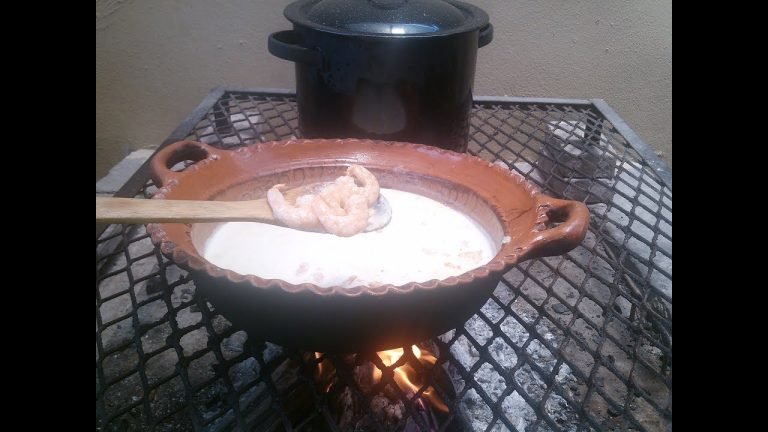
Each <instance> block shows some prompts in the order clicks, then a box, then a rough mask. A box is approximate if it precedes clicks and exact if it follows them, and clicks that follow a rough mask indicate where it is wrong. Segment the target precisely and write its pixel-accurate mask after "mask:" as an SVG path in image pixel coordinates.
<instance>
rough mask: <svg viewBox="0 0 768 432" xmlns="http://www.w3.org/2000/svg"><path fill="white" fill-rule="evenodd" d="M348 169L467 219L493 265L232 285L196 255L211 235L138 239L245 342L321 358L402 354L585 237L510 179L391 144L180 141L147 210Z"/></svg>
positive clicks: (179, 228)
mask: <svg viewBox="0 0 768 432" xmlns="http://www.w3.org/2000/svg"><path fill="white" fill-rule="evenodd" d="M188 159H191V160H199V162H197V163H196V164H194V165H191V166H190V167H188V168H187V169H186V170H184V171H182V172H176V171H171V170H170V169H169V167H171V166H173V165H174V164H176V163H178V162H179V161H183V160H188ZM350 164H358V165H363V166H365V167H366V168H368V169H369V170H370V171H371V172H373V173H374V175H376V177H377V178H378V179H379V182H380V184H381V187H383V188H391V189H400V190H404V191H408V192H413V193H417V194H420V195H423V196H426V197H429V198H432V199H436V200H438V201H440V202H443V203H445V204H447V205H449V206H451V207H453V208H455V209H457V210H459V211H462V212H463V213H465V214H467V215H470V216H471V217H472V218H474V219H475V220H476V221H477V222H478V223H479V224H480V225H481V226H482V227H484V228H485V230H486V231H487V232H488V233H489V234H490V236H491V238H492V239H493V240H494V243H495V244H496V246H497V247H498V253H497V254H496V255H495V257H494V258H493V259H492V260H491V261H490V262H489V263H487V264H486V265H483V266H480V267H477V268H474V269H472V270H470V271H467V272H466V273H463V274H461V275H459V276H455V277H448V278H446V279H442V280H430V281H427V282H422V283H414V282H411V283H407V284H405V285H400V286H394V285H383V286H377V287H367V286H357V287H352V288H342V287H328V288H323V287H320V286H317V285H313V284H309V283H305V284H300V285H295V284H291V283H288V282H286V281H283V280H276V279H263V278H261V277H259V276H258V275H243V274H238V273H235V272H233V271H231V270H226V269H222V268H220V267H217V266H216V265H214V264H212V263H210V262H208V261H207V260H205V259H204V258H203V256H202V254H201V252H200V251H199V250H198V248H197V247H196V245H202V244H204V242H205V239H206V237H207V236H209V235H210V234H211V231H212V228H211V225H210V224H179V223H164V224H150V225H147V230H148V232H149V233H150V234H151V236H152V241H153V242H154V243H155V244H156V245H159V247H160V249H161V251H162V253H163V254H164V255H165V256H167V257H168V258H169V259H171V260H172V261H173V262H175V263H176V264H177V265H179V266H180V267H182V268H184V269H186V270H188V271H189V272H190V273H191V276H192V278H193V279H194V281H195V285H196V286H197V288H198V289H199V290H200V292H201V293H202V294H203V295H205V297H206V298H207V299H208V300H209V301H210V302H211V304H213V305H214V306H215V307H216V309H217V311H218V312H220V313H221V314H222V315H223V316H224V317H226V318H227V319H229V320H230V321H231V322H232V323H233V324H234V325H236V326H238V327H240V328H242V329H244V330H246V331H247V332H248V333H249V336H250V337H256V338H263V339H265V340H268V341H271V342H275V343H277V344H280V345H283V346H290V347H295V348H300V349H305V350H311V351H320V352H361V351H367V350H384V349H391V348H396V347H402V346H406V345H410V344H413V343H416V342H420V341H422V340H425V339H428V338H430V337H434V336H436V335H439V334H441V333H443V332H445V331H448V330H450V329H452V328H455V327H457V326H460V325H462V324H463V323H464V321H466V320H467V319H468V318H469V317H471V316H472V315H473V314H474V313H475V312H477V310H479V309H480V307H482V305H483V304H484V303H485V302H486V301H487V299H488V298H489V296H490V295H491V293H492V292H493V290H494V289H495V288H496V286H497V284H498V283H499V280H500V278H501V277H502V275H503V274H504V273H506V272H507V271H509V270H510V269H511V268H512V267H513V266H514V265H515V264H517V263H519V262H522V261H525V260H529V259H532V258H537V257H543V256H552V255H559V254H563V253H565V252H567V251H569V250H571V249H572V248H574V247H576V246H577V245H578V244H579V243H581V241H582V240H583V238H584V236H585V234H586V231H587V226H588V219H589V214H588V211H587V208H586V206H585V205H584V204H583V203H580V202H576V201H563V200H558V199H554V198H551V197H548V196H544V195H542V194H540V193H539V192H538V190H537V189H536V188H535V187H534V186H533V185H531V184H530V183H527V182H526V181H525V180H524V179H523V178H522V177H521V176H519V175H518V174H516V173H514V172H510V171H509V170H506V169H504V168H502V167H500V166H497V165H494V164H491V163H489V162H487V161H485V160H482V159H479V158H476V157H473V156H470V155H467V154H461V153H455V152H452V151H448V150H443V149H439V148H435V147H429V146H424V145H418V144H409V143H400V142H383V141H371V140H359V139H336V140H327V139H312V140H291V141H280V142H271V143H263V144H255V145H251V146H247V147H241V148H239V149H237V150H220V149H216V148H213V147H210V146H208V145H205V144H202V143H199V142H194V141H181V142H177V143H174V144H171V145H169V146H168V147H166V148H164V149H162V150H161V151H159V152H158V153H157V155H156V156H155V158H154V159H153V161H152V170H153V178H154V180H155V182H156V183H157V184H158V185H162V188H161V189H160V190H159V191H158V193H157V194H156V195H155V196H154V197H153V199H194V200H222V201H227V200H229V201H231V200H245V199H255V198H262V197H264V196H265V195H266V191H267V189H269V188H270V187H272V186H273V185H274V184H277V183H285V184H287V185H288V186H289V187H297V186H301V185H303V184H306V183H312V182H317V181H329V180H332V179H334V178H336V177H338V176H340V175H343V173H344V170H345V169H346V167H347V166H349V165H350ZM395 211H397V209H393V212H395ZM553 222H559V224H558V225H557V226H554V225H553ZM446 235H450V233H446ZM403 247H408V245H407V244H404V245H403ZM372 256H375V254H372Z"/></svg>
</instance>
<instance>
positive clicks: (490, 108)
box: [96, 87, 672, 431]
mask: <svg viewBox="0 0 768 432" xmlns="http://www.w3.org/2000/svg"><path fill="white" fill-rule="evenodd" d="M297 123H298V119H297V113H296V107H295V96H294V94H293V93H292V92H290V91H286V90H273V89H252V90H249V89H234V88H223V87H221V88H217V89H214V90H213V91H212V92H211V93H210V94H209V95H208V96H207V97H206V98H205V99H204V100H203V101H202V102H201V104H200V106H198V108H197V109H195V110H194V111H193V112H192V113H191V114H190V115H189V117H188V118H187V119H186V120H185V121H184V122H182V124H180V125H179V127H178V128H177V129H176V130H175V131H174V132H173V133H172V134H171V136H169V137H168V139H167V140H165V141H164V143H163V145H167V144H169V143H171V142H175V141H178V140H181V139H195V140H199V141H203V142H206V143H208V144H211V145H214V146H218V147H221V148H234V147H237V146H241V145H246V144H252V143H258V142H266V141H272V140H279V139H287V138H290V137H298V136H300V135H299V132H298V129H297ZM468 151H469V152H470V153H472V154H474V155H477V156H479V157H481V158H484V159H486V160H488V161H491V162H494V163H497V164H500V165H502V166H504V167H507V168H509V169H513V170H516V171H518V172H519V173H520V174H522V175H524V176H525V177H526V178H527V179H528V180H529V181H530V182H532V183H534V184H536V185H538V186H539V187H540V188H541V189H542V190H543V192H544V193H546V194H548V195H551V196H556V197H565V198H569V199H578V200H582V201H585V202H587V203H588V205H589V207H590V212H591V215H592V219H591V222H590V230H589V233H588V235H587V238H586V239H585V241H584V242H583V243H582V245H581V246H579V247H577V248H576V249H574V250H573V251H571V252H569V253H568V254H565V255H563V256H559V257H551V258H543V259H537V260H532V261H527V262H525V263H522V264H520V265H518V266H517V267H515V268H514V269H512V270H511V271H510V272H508V273H507V274H505V275H504V277H503V279H502V281H501V282H500V283H499V285H498V287H497V288H496V290H495V292H494V294H493V295H492V297H491V298H490V299H489V300H488V302H487V303H486V304H485V305H484V306H483V308H482V309H481V310H480V311H479V312H478V313H477V314H476V315H475V316H474V317H472V318H471V319H470V320H468V321H467V322H466V323H465V325H464V326H463V327H460V328H457V329H455V330H452V331H450V332H448V333H446V334H444V335H441V336H440V337H437V338H434V339H433V340H430V341H425V342H424V343H422V344H420V345H419V346H420V347H421V348H423V349H426V350H427V351H429V352H431V353H432V354H434V355H435V357H436V358H437V362H436V366H434V367H430V366H428V365H425V364H424V363H422V362H419V361H418V360H416V358H415V357H414V356H413V355H412V354H410V349H409V348H407V349H406V350H405V351H406V355H404V356H403V357H402V358H401V359H400V360H399V361H398V362H397V363H395V364H394V365H392V366H391V367H387V366H385V365H384V364H383V363H382V361H381V359H379V358H378V357H377V356H376V355H375V354H371V353H361V354H358V355H354V356H321V357H319V358H318V357H317V356H315V355H310V353H302V352H298V351H295V350H290V349H284V348H282V347H279V346H276V345H273V344H271V343H269V342H265V341H260V340H252V339H251V338H248V337H247V335H246V334H245V332H243V331H241V330H240V329H238V328H235V327H233V326H232V325H231V324H230V323H229V322H228V321H227V320H226V319H225V318H224V317H222V316H221V315H219V314H218V313H217V312H216V311H215V309H214V308H213V307H212V306H211V305H210V303H208V302H207V301H206V299H205V298H204V297H202V296H201V295H197V294H196V291H195V286H194V283H193V282H192V281H191V279H190V278H189V276H188V275H187V273H186V272H185V271H183V270H181V269H179V268H178V267H176V266H175V265H174V264H173V263H172V262H170V261H168V260H167V259H166V258H165V257H163V256H162V255H161V254H160V252H159V251H158V250H156V249H155V248H154V247H153V246H152V244H151V241H150V239H149V237H148V235H147V234H146V232H145V230H144V227H143V226H138V225H112V226H108V227H106V226H97V230H96V428H97V430H233V429H235V430H305V431H316V430H395V429H396V430H486V431H501V430H512V431H515V430H517V431H522V430H526V431H528V430H531V431H550V430H552V431H561V430H567V431H582V430H584V431H587V430H646V431H656V430H671V423H672V190H671V188H672V178H671V177H672V176H671V170H670V169H669V168H668V167H667V166H666V165H665V164H664V163H663V162H662V161H660V160H659V159H658V158H656V156H655V155H654V154H653V152H652V151H651V150H650V149H649V148H648V147H647V146H646V145H645V144H644V143H643V142H642V141H640V139H639V138H638V137H637V135H636V134H635V133H634V132H633V131H632V130H631V129H630V128H629V127H628V126H627V125H626V124H625V123H624V122H623V121H622V120H621V119H620V118H619V117H618V115H616V113H615V112H614V111H613V110H612V109H611V108H610V107H609V106H608V105H607V104H606V103H605V102H604V101H601V100H559V99H529V98H494V97H477V98H475V104H474V108H473V111H472V116H471V132H470V144H469V150H468ZM155 190H156V188H155V186H154V185H153V184H152V182H151V181H150V180H149V176H148V165H147V164H146V163H145V164H144V165H143V166H142V167H141V168H140V169H139V170H138V171H137V172H136V173H135V174H134V175H133V176H132V177H131V179H130V180H129V181H128V182H127V183H126V184H125V186H123V188H121V190H120V191H119V192H118V193H117V194H116V196H124V197H132V196H143V197H149V196H151V194H152V193H153V192H154V191H155ZM321 362H322V364H323V365H324V367H326V368H329V367H332V368H333V369H335V374H333V378H332V379H333V385H332V386H331V389H330V390H329V391H327V390H328V387H327V386H326V384H327V383H322V382H320V381H319V380H318V379H317V373H318V365H319V364H320V363H321ZM404 363H408V364H410V365H412V367H413V368H414V369H415V370H416V371H418V372H419V375H420V376H421V377H422V378H423V380H422V381H423V385H422V386H420V388H419V389H418V390H417V391H415V392H414V391H408V390H406V391H403V390H402V389H401V388H400V387H398V386H397V385H396V384H395V383H394V382H393V381H392V373H391V371H392V370H393V369H394V368H395V367H398V366H400V365H402V364H404ZM373 368H379V369H381V370H384V371H385V372H384V374H383V379H382V382H381V383H380V384H378V385H374V386H373V388H371V383H366V382H361V381H360V378H359V375H356V374H358V373H359V372H360V371H361V370H372V369H373ZM430 387H431V389H430ZM427 391H432V392H435V393H437V394H438V395H439V396H440V397H441V399H442V400H444V401H445V402H446V404H447V405H448V407H449V412H448V413H447V414H445V413H441V412H437V411H436V410H434V409H430V408H425V406H424V405H425V404H424V398H423V396H424V395H423V393H424V392H427ZM381 394H385V395H386V398H387V399H386V401H387V402H386V403H388V404H390V405H391V406H392V407H394V408H396V409H395V411H397V410H399V411H397V412H398V413H399V414H398V415H390V416H389V417H387V415H385V414H383V411H381V410H378V411H377V409H376V408H375V407H374V406H375V405H376V404H377V403H379V402H381V400H382V399H381V396H380V395H381ZM344 401H346V402H344ZM340 406H344V407H345V408H344V409H346V410H347V411H348V415H347V418H342V417H343V415H342V414H343V413H342V412H343V411H344V410H343V409H341V408H340ZM394 408H393V409H394ZM349 417H351V419H350V418H349Z"/></svg>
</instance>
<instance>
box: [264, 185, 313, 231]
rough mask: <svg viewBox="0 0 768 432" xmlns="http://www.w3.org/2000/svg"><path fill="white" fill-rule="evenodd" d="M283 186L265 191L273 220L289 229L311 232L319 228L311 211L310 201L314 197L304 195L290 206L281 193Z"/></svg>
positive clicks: (275, 186) (276, 186)
mask: <svg viewBox="0 0 768 432" xmlns="http://www.w3.org/2000/svg"><path fill="white" fill-rule="evenodd" d="M284 188H285V185H284V184H277V185H274V186H272V187H271V188H270V189H269V190H268V191H267V202H268V203H269V206H270V207H272V213H273V214H274V215H275V219H277V220H279V221H280V222H282V223H284V224H285V225H286V226H288V227H290V228H299V229H308V230H313V229H317V228H319V227H320V221H319V220H318V218H317V216H315V213H314V212H313V211H312V206H311V204H312V201H313V200H314V196H312V195H304V196H300V197H299V198H297V199H296V205H291V204H289V203H288V201H286V199H285V197H284V196H283V193H282V192H280V190H281V189H284Z"/></svg>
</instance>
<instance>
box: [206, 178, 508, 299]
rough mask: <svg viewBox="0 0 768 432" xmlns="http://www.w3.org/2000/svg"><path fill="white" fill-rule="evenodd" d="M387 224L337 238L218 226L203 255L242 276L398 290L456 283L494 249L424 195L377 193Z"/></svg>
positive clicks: (466, 220) (472, 226)
mask: <svg viewBox="0 0 768 432" xmlns="http://www.w3.org/2000/svg"><path fill="white" fill-rule="evenodd" d="M381 193H382V194H383V195H384V196H385V197H386V198H387V200H388V201H389V203H390V206H391V207H392V220H391V221H390V222H389V224H388V225H387V226H386V227H384V228H382V229H380V230H377V231H372V232H367V233H360V234H356V235H354V236H352V237H337V236H335V235H332V234H326V233H313V232H306V231H300V230H295V229H291V228H285V227H280V226H276V225H269V224H262V223H254V222H227V223H223V224H221V225H219V226H218V227H217V228H216V229H215V230H214V231H213V233H212V235H211V236H210V237H208V239H207V240H206V242H205V244H204V246H203V248H202V249H203V253H202V255H203V256H204V257H205V258H206V259H207V260H208V261H210V262H211V263H213V264H215V265H217V266H219V267H222V268H225V269H229V270H232V271H235V272H237V273H240V274H253V275H257V276H259V277H262V278H264V279H282V280H284V281H287V282H290V283H293V284H300V283H305V282H308V283H313V284H315V285H319V286H323V287H329V286H341V287H352V286H359V285H368V286H375V285H379V284H394V285H403V284H406V283H408V282H425V281H428V280H431V279H444V278H447V277H449V276H457V275H460V274H462V273H465V272H467V271H469V270H471V269H473V268H476V267H479V266H482V265H484V264H486V263H488V262H489V261H490V260H491V259H492V258H493V257H494V255H495V254H496V252H497V250H498V247H499V245H496V244H495V243H494V242H493V240H492V239H491V237H490V236H489V235H488V233H487V232H486V231H485V230H484V229H483V228H482V227H481V226H480V225H479V224H478V223H476V222H475V221H474V220H473V219H472V218H471V217H468V216H467V215H464V214H463V213H461V212H459V211H457V210H454V209H452V208H450V207H448V206H446V205H444V204H442V203H440V202H438V201H435V200H433V199H430V198H427V197H425V196H421V195H417V194H413V193H410V192H404V191H399V190H394V189H384V188H382V189H381Z"/></svg>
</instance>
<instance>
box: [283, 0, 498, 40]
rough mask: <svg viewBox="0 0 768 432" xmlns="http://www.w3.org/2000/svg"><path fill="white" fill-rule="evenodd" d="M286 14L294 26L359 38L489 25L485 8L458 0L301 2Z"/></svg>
mask: <svg viewBox="0 0 768 432" xmlns="http://www.w3.org/2000/svg"><path fill="white" fill-rule="evenodd" d="M284 14H285V17H286V18H288V20H290V21H291V22H293V23H294V24H300V25H304V26H307V27H310V28H316V29H319V30H324V31H329V32H332V33H340V34H350V35H360V36H437V35H445V34H453V33H462V32H466V31H473V30H478V29H481V28H483V27H485V26H487V25H488V15H487V14H486V13H485V12H484V11H483V10H482V9H480V8H478V7H476V6H473V5H470V4H467V3H463V2H460V1H455V0H299V1H297V2H294V3H291V4H290V5H288V6H287V7H286V8H285V11H284Z"/></svg>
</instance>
